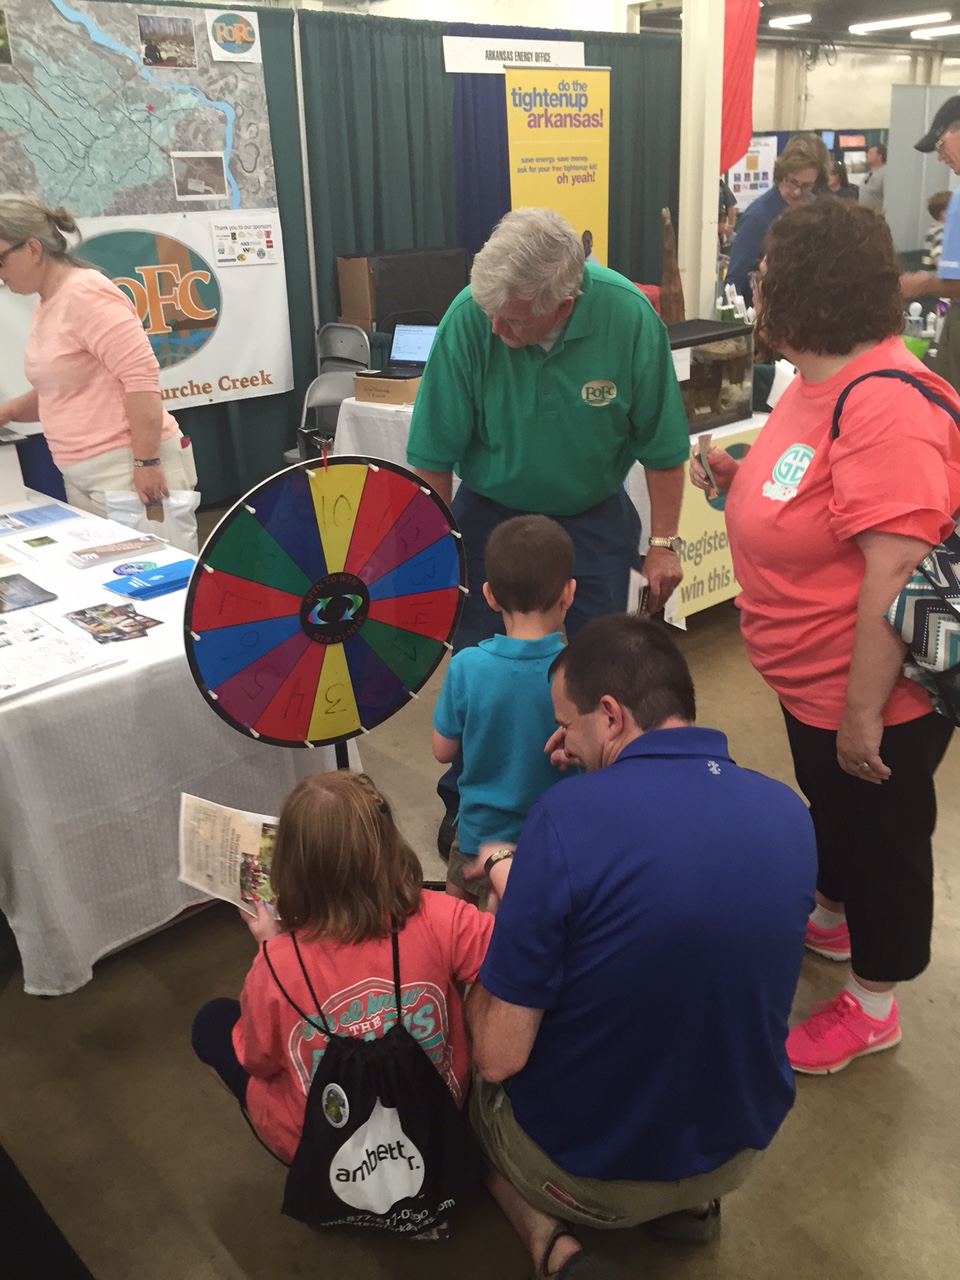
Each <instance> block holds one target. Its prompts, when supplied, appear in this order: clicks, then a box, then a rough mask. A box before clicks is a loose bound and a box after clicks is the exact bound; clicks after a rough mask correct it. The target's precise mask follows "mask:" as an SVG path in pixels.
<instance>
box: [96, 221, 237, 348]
mask: <svg viewBox="0 0 960 1280" xmlns="http://www.w3.org/2000/svg"><path fill="white" fill-rule="evenodd" d="M83 253H84V257H85V258H86V259H87V260H88V261H89V262H92V263H93V265H94V266H97V267H100V268H101V270H103V271H105V272H106V273H107V275H108V276H109V277H110V279H111V280H112V281H113V282H114V284H115V285H117V286H118V287H119V288H120V289H122V290H123V291H124V293H126V295H127V297H128V298H130V299H131V301H132V302H133V305H134V306H135V307H136V309H137V314H138V315H139V317H140V320H141V323H142V324H143V327H144V330H145V331H146V334H147V337H148V338H149V339H150V345H151V347H152V348H153V353H154V355H155V356H156V357H157V360H158V361H159V363H160V368H161V369H169V368H170V367H171V366H172V365H177V364H182V363H183V361H184V360H189V358H190V357H191V356H193V355H196V353H197V352H198V351H200V350H202V349H203V348H204V347H205V346H206V345H207V343H208V342H209V341H210V339H211V338H212V337H213V335H214V332H215V331H216V327H217V324H218V322H219V320H220V310H221V303H222V300H221V294H220V286H219V284H218V283H217V278H216V276H215V275H214V273H213V270H212V268H211V267H210V264H209V263H208V262H206V261H205V260H204V259H203V258H201V257H200V255H199V254H198V253H197V252H196V251H195V250H193V249H191V248H190V247H189V245H185V244H183V243H182V241H180V240H174V239H173V238H172V237H171V236H161V235H153V234H151V233H150V232H149V231H107V232H105V233H104V234H103V235H100V236H94V237H93V238H92V239H90V240H87V241H85V242H84V246H83Z"/></svg>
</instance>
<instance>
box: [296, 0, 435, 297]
mask: <svg viewBox="0 0 960 1280" xmlns="http://www.w3.org/2000/svg"><path fill="white" fill-rule="evenodd" d="M445 30H446V28H445V25H444V24H443V23H440V22H409V21H406V20H402V19H392V18H368V17H363V16H359V15H354V14H343V13H317V12H314V11H310V10H307V11H301V12H300V39H301V53H302V58H303V100H304V111H305V114H306V120H307V162H308V167H309V170H310V195H311V202H312V205H313V231H314V239H315V245H316V254H317V276H318V285H319V292H320V318H321V322H324V321H328V320H336V318H337V278H336V259H337V256H338V255H340V254H350V253H363V254H369V253H374V252H376V251H378V250H383V251H388V252H389V251H392V250H397V249H437V248H452V247H454V246H455V245H456V243H457V239H456V236H457V232H456V199H455V180H454V166H453V84H452V81H451V78H450V76H448V75H447V74H446V73H445V72H444V69H443V44H442V36H443V34H444V32H445Z"/></svg>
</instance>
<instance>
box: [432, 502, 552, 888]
mask: <svg viewBox="0 0 960 1280" xmlns="http://www.w3.org/2000/svg"><path fill="white" fill-rule="evenodd" d="M485 569H486V578H487V580H486V582H485V583H484V584H483V595H484V598H485V599H486V601H487V603H488V604H489V605H490V608H491V609H495V610H496V611H497V613H500V614H502V616H503V622H504V626H505V628H506V635H496V636H493V637H492V639H489V640H484V641H482V642H481V643H480V644H479V645H478V646H476V647H475V648H470V649H464V650H462V651H461V652H460V653H457V654H454V656H453V657H452V658H451V660H450V666H449V668H448V670H447V674H446V677H445V679H444V682H443V688H442V689H441V690H440V697H439V698H438V700H437V705H436V709H435V711H434V715H433V754H434V756H435V757H436V758H437V760H438V761H439V762H440V763H441V764H449V763H450V762H451V761H452V760H453V759H454V758H455V756H456V755H457V754H458V752H460V751H461V750H462V752H463V773H462V774H461V777H460V817H459V823H458V828H457V839H456V842H455V844H454V846H453V849H452V850H451V853H450V863H449V870H448V873H447V893H449V894H451V895H452V896H453V897H455V898H463V899H470V900H473V899H474V898H475V897H476V891H475V889H474V888H473V887H472V886H471V887H468V886H467V884H466V882H465V880H464V877H463V871H464V868H465V867H466V866H468V865H470V864H471V863H472V861H473V859H474V858H475V857H476V856H477V854H478V852H479V850H480V846H481V844H483V843H485V842H487V841H498V842H505V843H509V844H513V843H514V842H515V841H516V839H517V836H518V835H519V834H520V828H521V827H522V826H523V823H524V820H525V819H526V816H527V812H528V810H529V809H530V806H531V805H532V804H533V803H534V802H535V801H536V800H538V799H539V798H540V796H541V795H542V794H543V792H544V791H546V789H547V788H548V787H549V786H551V785H552V784H553V783H554V782H556V781H557V780H558V779H559V778H560V777H561V776H562V775H561V773H560V771H559V770H558V769H557V768H556V767H555V766H554V765H552V764H551V763H550V760H549V757H548V756H546V755H545V754H544V746H545V744H546V741H547V739H548V738H549V737H550V736H551V734H552V733H553V732H554V729H555V727H556V726H555V723H554V716H553V704H552V702H551V700H550V682H549V679H548V672H549V670H550V664H551V663H552V662H553V660H554V658H555V657H556V656H557V654H558V653H559V652H560V651H561V649H562V648H563V643H564V642H563V635H562V634H561V632H562V628H563V620H564V617H565V616H566V612H567V610H568V609H569V608H570V605H571V603H572V601H573V596H574V592H575V590H576V583H575V582H574V580H573V576H572V574H573V542H572V541H571V539H570V536H569V535H568V534H567V533H565V532H564V530H563V529H561V527H560V526H559V525H558V524H557V522H556V521H555V520H550V519H549V518H548V517H547V516H540V515H529V516H516V517H515V518H514V519H512V520H507V521H505V522H504V523H503V524H500V525H498V526H497V528H496V529H495V530H494V531H493V533H492V534H491V535H490V538H489V540H488V542H487V545H486V551H485Z"/></svg>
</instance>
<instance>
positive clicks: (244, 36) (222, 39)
mask: <svg viewBox="0 0 960 1280" xmlns="http://www.w3.org/2000/svg"><path fill="white" fill-rule="evenodd" d="M211 14H212V16H211ZM207 18H208V27H209V31H210V43H211V45H212V47H213V49H214V52H215V53H216V52H219V53H221V54H226V55H227V56H228V57H230V58H237V59H242V60H244V61H250V60H251V55H252V54H253V53H254V50H255V48H256V44H257V29H256V27H255V25H254V22H255V19H254V18H253V16H252V15H250V14H246V13H235V12H234V11H233V10H227V11H226V12H224V13H217V11H216V10H208V11H207Z"/></svg>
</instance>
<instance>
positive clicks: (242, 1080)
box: [190, 996, 250, 1107]
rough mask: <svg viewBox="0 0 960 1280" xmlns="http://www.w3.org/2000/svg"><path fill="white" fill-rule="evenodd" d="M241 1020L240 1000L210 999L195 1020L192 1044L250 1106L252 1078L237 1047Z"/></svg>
mask: <svg viewBox="0 0 960 1280" xmlns="http://www.w3.org/2000/svg"><path fill="white" fill-rule="evenodd" d="M239 1019H240V1001H239V1000H228V999H227V998H226V996H218V997H217V998H216V999H215V1000H208V1001H207V1003H206V1004H205V1005H204V1006H203V1008H202V1009H201V1010H200V1012H199V1013H198V1014H197V1016H196V1017H195V1018H194V1020H193V1027H192V1029H191V1032H190V1043H191V1044H192V1045H193V1052H194V1053H195V1054H196V1055H197V1057H198V1058H199V1059H200V1061H201V1062H203V1063H206V1065H207V1066H208V1067H213V1069H214V1071H215V1072H216V1073H217V1075H218V1076H219V1077H220V1079H221V1080H222V1081H223V1083H224V1084H225V1085H226V1086H227V1088H228V1089H229V1090H230V1092H231V1093H232V1094H233V1096H234V1097H235V1098H236V1099H237V1101H238V1102H239V1103H240V1105H241V1107H242V1106H245V1105H246V1101H247V1081H248V1080H249V1079H250V1077H249V1076H248V1075H247V1073H246V1071H245V1070H244V1069H243V1067H241V1065H240V1062H239V1060H238V1058H237V1054H236V1051H235V1050H234V1047H233V1038H232V1037H233V1028H234V1027H235V1026H236V1025H237V1022H238V1021H239Z"/></svg>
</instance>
